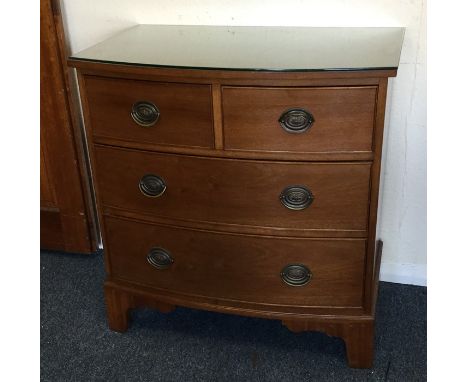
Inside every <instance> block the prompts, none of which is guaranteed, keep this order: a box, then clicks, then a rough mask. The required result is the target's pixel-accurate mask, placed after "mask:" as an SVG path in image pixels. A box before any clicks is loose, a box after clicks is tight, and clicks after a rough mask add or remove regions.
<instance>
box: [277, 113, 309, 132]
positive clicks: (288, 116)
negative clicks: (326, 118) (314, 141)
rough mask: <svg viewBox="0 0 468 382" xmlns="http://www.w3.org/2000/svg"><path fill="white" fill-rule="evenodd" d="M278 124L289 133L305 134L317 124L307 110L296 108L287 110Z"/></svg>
mask: <svg viewBox="0 0 468 382" xmlns="http://www.w3.org/2000/svg"><path fill="white" fill-rule="evenodd" d="M278 122H279V123H280V125H281V127H282V128H283V129H284V130H285V131H287V132H288V133H303V132H305V131H307V130H308V129H309V128H310V127H311V126H312V124H313V123H314V122H315V119H314V116H313V115H312V113H310V112H309V111H307V110H305V109H301V108H294V109H289V110H286V111H285V112H284V113H283V114H281V117H279V120H278Z"/></svg>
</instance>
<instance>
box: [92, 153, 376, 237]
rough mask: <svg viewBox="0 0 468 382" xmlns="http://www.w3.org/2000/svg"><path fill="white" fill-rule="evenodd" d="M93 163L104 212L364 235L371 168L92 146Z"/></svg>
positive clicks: (365, 164) (353, 164)
mask: <svg viewBox="0 0 468 382" xmlns="http://www.w3.org/2000/svg"><path fill="white" fill-rule="evenodd" d="M95 162H96V163H95V164H96V172H97V181H98V184H99V192H100V198H101V200H102V203H103V205H104V206H110V207H117V208H122V209H126V210H130V211H136V212H141V213H146V214H153V215H155V216H159V217H169V218H173V219H182V220H194V221H204V222H214V223H216V222H219V223H224V224H236V225H246V226H257V227H283V228H290V229H297V230H304V229H311V230H357V231H362V232H363V236H365V232H366V230H367V220H368V200H369V176H370V169H371V164H370V163H313V164H312V163H305V162H268V161H263V162H262V161H253V160H230V159H217V158H203V157H191V156H184V155H174V154H160V153H151V152H144V151H134V150H129V149H117V148H110V147H106V146H99V145H97V146H95ZM344 236H346V235H344Z"/></svg>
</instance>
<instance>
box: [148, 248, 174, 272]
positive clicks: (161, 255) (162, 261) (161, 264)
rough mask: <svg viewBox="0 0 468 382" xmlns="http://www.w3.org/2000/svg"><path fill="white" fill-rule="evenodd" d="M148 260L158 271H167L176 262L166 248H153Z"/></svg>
mask: <svg viewBox="0 0 468 382" xmlns="http://www.w3.org/2000/svg"><path fill="white" fill-rule="evenodd" d="M146 259H147V260H148V263H150V264H151V265H152V266H153V267H155V268H157V269H167V268H169V267H170V266H171V265H172V263H173V262H174V259H173V258H172V257H171V254H170V253H169V252H168V251H166V250H165V249H164V248H160V247H154V248H151V250H150V251H149V253H148V256H146Z"/></svg>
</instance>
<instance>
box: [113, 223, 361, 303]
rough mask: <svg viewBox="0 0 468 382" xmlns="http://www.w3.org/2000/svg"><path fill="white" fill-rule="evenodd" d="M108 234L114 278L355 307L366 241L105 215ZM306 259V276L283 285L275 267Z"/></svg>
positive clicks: (222, 294)
mask: <svg viewBox="0 0 468 382" xmlns="http://www.w3.org/2000/svg"><path fill="white" fill-rule="evenodd" d="M106 228H107V234H108V235H109V236H110V237H112V238H113V240H112V241H111V243H110V246H109V247H108V250H109V251H111V253H112V255H113V256H112V262H111V272H112V274H113V275H114V277H116V278H121V279H126V280H129V281H132V282H136V283H143V284H146V285H148V286H152V287H156V288H159V289H167V290H171V291H173V292H179V293H182V294H186V295H190V294H193V295H199V296H206V297H208V298H216V299H219V300H223V299H228V300H229V299H230V300H240V301H250V302H254V303H257V304H258V306H259V309H261V305H268V304H279V305H285V306H288V305H296V306H297V305H299V306H309V307H314V306H328V307H361V306H362V279H363V274H362V273H363V269H364V257H365V248H366V246H365V240H362V239H348V240H346V239H328V240H325V239H301V240H299V239H292V238H284V237H279V238H273V237H263V236H244V235H233V234H225V233H220V232H219V233H212V232H206V231H197V230H190V229H179V228H169V227H164V226H158V225H149V224H143V223H137V222H129V221H127V220H124V219H117V218H112V217H107V218H106ZM153 247H161V248H164V249H165V250H167V251H168V252H169V253H170V254H171V256H172V258H173V259H174V263H173V264H172V265H171V266H170V267H169V268H168V269H164V270H159V269H156V268H155V267H153V266H151V265H150V264H149V263H148V262H147V259H146V256H147V254H148V253H149V251H150V249H151V248H153ZM288 264H304V265H305V266H307V267H308V268H309V269H310V270H311V272H312V279H311V280H310V282H309V283H308V284H306V285H304V286H300V287H292V286H289V285H286V284H285V283H284V282H283V281H282V279H281V277H280V273H281V270H282V269H283V268H284V267H285V266H286V265H288Z"/></svg>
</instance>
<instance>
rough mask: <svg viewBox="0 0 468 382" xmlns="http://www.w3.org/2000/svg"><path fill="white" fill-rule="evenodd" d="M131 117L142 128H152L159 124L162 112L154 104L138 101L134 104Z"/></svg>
mask: <svg viewBox="0 0 468 382" xmlns="http://www.w3.org/2000/svg"><path fill="white" fill-rule="evenodd" d="M130 115H131V116H132V119H133V120H134V121H135V122H136V123H137V124H139V125H140V126H143V127H150V126H153V125H154V124H155V123H156V122H158V119H159V115H160V112H159V109H158V108H157V107H156V105H155V104H154V103H152V102H149V101H138V102H135V103H134V104H133V106H132V111H131V113H130Z"/></svg>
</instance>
